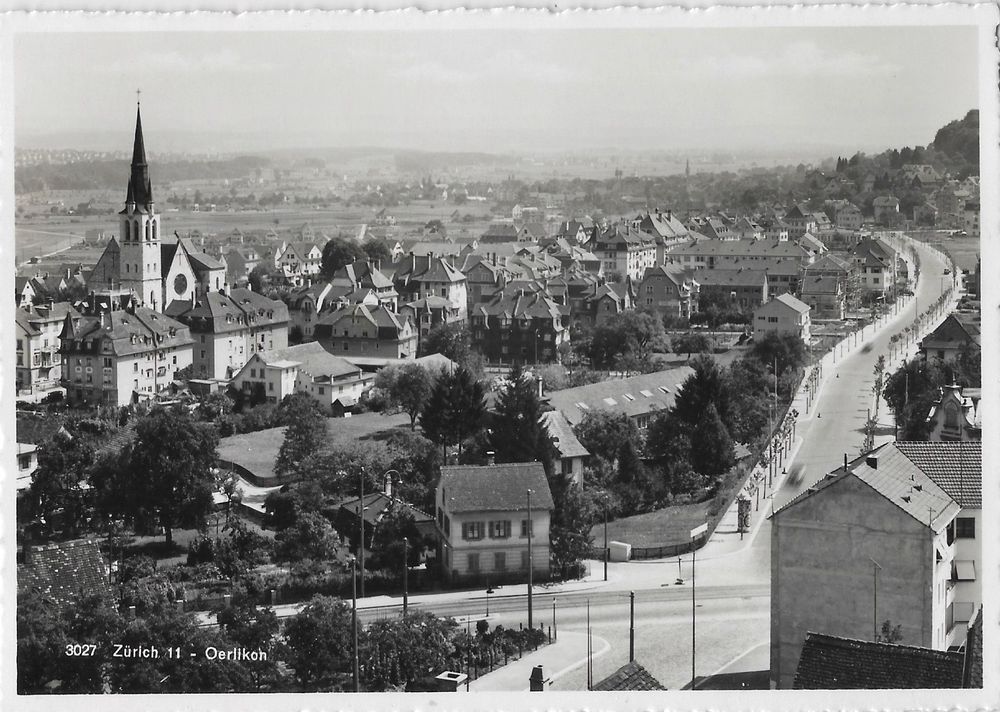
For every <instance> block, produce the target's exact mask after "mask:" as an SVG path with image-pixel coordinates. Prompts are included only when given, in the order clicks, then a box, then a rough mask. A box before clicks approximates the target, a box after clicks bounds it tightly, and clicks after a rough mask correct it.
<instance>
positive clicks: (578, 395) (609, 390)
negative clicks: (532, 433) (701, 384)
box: [546, 366, 694, 425]
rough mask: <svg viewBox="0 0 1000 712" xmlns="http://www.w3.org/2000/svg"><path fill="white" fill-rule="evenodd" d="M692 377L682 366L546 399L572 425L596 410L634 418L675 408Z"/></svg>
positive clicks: (590, 386)
mask: <svg viewBox="0 0 1000 712" xmlns="http://www.w3.org/2000/svg"><path fill="white" fill-rule="evenodd" d="M693 373H694V369H693V368H691V367H690V366H681V367H680V368H674V369H670V370H667V371H656V372H654V373H644V374H642V375H640V376H632V377H630V378H616V379H611V380H608V381H601V382H599V383H590V384H588V385H585V386H577V387H576V388H565V389H563V390H561V391H551V392H550V393H547V394H546V395H547V397H548V400H549V403H550V404H551V405H552V407H553V408H555V409H556V410H559V411H561V412H562V414H563V415H564V416H566V420H568V421H569V422H570V423H571V424H573V425H576V424H577V423H579V422H580V421H581V420H583V416H584V415H585V414H586V413H587V412H589V411H593V410H606V411H610V412H612V413H624V414H625V415H627V416H629V417H635V416H638V415H645V414H647V413H653V412H655V411H660V410H668V409H670V408H672V407H673V405H674V399H675V398H676V397H677V391H678V390H679V389H680V387H681V385H682V384H683V383H684V381H686V380H687V378H688V376H690V375H692V374H693ZM664 389H665V390H664ZM581 404H582V405H581Z"/></svg>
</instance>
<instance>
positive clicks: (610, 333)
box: [589, 311, 664, 368]
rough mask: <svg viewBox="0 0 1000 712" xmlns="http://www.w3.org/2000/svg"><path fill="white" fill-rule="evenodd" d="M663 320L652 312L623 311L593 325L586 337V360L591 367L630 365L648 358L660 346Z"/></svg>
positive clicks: (661, 346) (635, 364) (660, 347)
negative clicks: (587, 354) (587, 355)
mask: <svg viewBox="0 0 1000 712" xmlns="http://www.w3.org/2000/svg"><path fill="white" fill-rule="evenodd" d="M663 340H664V334H663V322H662V321H661V320H660V319H659V318H658V317H656V316H655V315H654V314H649V313H646V312H637V311H626V312H624V313H622V314H620V315H619V316H618V317H617V318H615V319H613V320H611V321H606V322H604V323H603V324H600V325H598V326H596V327H595V328H594V330H593V332H592V335H591V340H590V354H589V356H590V361H591V365H592V366H593V367H594V368H616V367H618V366H620V365H622V364H623V363H625V364H627V365H629V366H632V367H633V368H634V367H635V366H637V365H638V364H642V363H644V362H646V361H648V360H649V357H650V355H651V354H652V352H653V351H654V350H657V349H662V348H663Z"/></svg>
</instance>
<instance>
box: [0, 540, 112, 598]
mask: <svg viewBox="0 0 1000 712" xmlns="http://www.w3.org/2000/svg"><path fill="white" fill-rule="evenodd" d="M29 548H30V561H29V563H26V564H19V565H18V567H17V592H18V593H20V594H25V593H29V592H31V591H37V592H39V593H41V594H42V595H43V596H45V597H46V598H48V599H51V600H52V601H54V602H55V603H56V605H58V606H59V607H64V606H68V605H71V604H72V603H73V601H74V599H75V598H76V597H77V596H80V595H92V594H98V593H110V592H111V587H110V585H109V583H108V574H107V567H106V563H105V561H104V556H103V555H102V554H101V550H100V548H99V547H98V545H97V542H96V541H93V540H90V539H87V540H78V541H66V542H61V543H58V544H45V545H44V546H29Z"/></svg>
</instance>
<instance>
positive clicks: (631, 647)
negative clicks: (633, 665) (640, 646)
mask: <svg viewBox="0 0 1000 712" xmlns="http://www.w3.org/2000/svg"><path fill="white" fill-rule="evenodd" d="M633 660H635V591H629V592H628V661H629V662H632V661H633Z"/></svg>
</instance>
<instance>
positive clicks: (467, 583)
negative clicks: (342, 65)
mask: <svg viewBox="0 0 1000 712" xmlns="http://www.w3.org/2000/svg"><path fill="white" fill-rule="evenodd" d="M141 112H142V107H139V108H137V110H136V116H135V131H134V134H132V135H130V136H123V137H122V141H121V144H122V145H121V148H120V149H119V150H117V151H114V152H107V151H104V152H97V151H69V150H66V151H48V150H42V149H31V150H22V151H19V152H18V154H17V160H16V173H15V182H16V190H17V196H16V226H15V230H16V246H15V248H16V253H17V265H16V277H15V294H14V299H15V303H16V317H15V333H16V336H15V338H16V342H17V355H16V393H17V396H16V408H17V469H16V473H17V474H16V484H15V486H16V491H17V549H18V558H17V586H18V599H17V689H18V692H19V693H22V694H52V693H159V692H164V693H168V692H319V691H324V692H325V691H336V692H359V691H364V692H378V691H423V692H427V691H438V692H456V693H458V692H462V691H470V692H488V691H522V690H524V691H527V690H532V691H566V690H596V691H614V690H618V691H622V690H666V689H694V690H715V689H732V690H740V689H837V688H841V689H842V688H860V689H880V688H911V689H923V688H952V689H955V688H969V687H973V688H974V687H982V674H983V667H982V665H983V662H982V661H983V659H982V640H983V634H982V616H983V611H982V604H983V591H982V584H981V577H982V573H983V571H984V570H985V567H986V565H987V564H986V562H985V561H984V559H983V548H982V516H981V509H982V459H981V441H982V405H981V387H982V372H981V336H980V328H981V307H980V286H981V262H980V250H979V244H980V237H981V235H980V230H981V226H980V181H979V141H980V137H979V113H978V111H975V110H973V111H970V112H968V114H966V115H965V116H961V117H956V119H955V120H954V121H952V122H950V123H948V124H947V125H945V126H943V127H941V129H940V130H939V131H937V133H936V135H934V136H928V137H927V140H928V142H927V144H926V145H924V146H916V147H909V146H907V147H886V150H884V151H883V152H881V153H877V154H866V153H861V152H857V153H854V154H853V155H847V156H831V157H830V158H829V159H826V160H823V161H811V162H804V163H796V162H794V161H793V162H790V163H787V164H784V163H779V162H776V161H771V162H764V161H762V162H761V164H760V165H746V162H745V161H743V160H742V159H734V158H733V157H732V156H727V155H725V154H724V153H721V152H720V153H719V154H717V155H715V156H697V157H695V160H691V159H690V158H689V157H685V156H682V155H680V154H677V153H672V154H664V153H660V154H656V155H655V156H646V157H643V156H642V155H641V154H630V155H629V156H628V157H627V159H626V158H623V157H616V156H614V155H611V154H608V153H602V155H601V156H600V158H597V157H591V158H589V159H588V158H587V157H586V156H584V155H582V154H581V155H580V156H579V157H577V158H573V159H569V158H564V159H561V160H560V161H551V160H549V161H547V162H546V161H542V162H537V161H535V162H533V161H532V160H529V159H526V158H523V157H513V156H508V157H499V158H498V157H497V156H490V155H487V154H446V153H442V154H422V153H418V152H391V151H369V152H366V151H365V150H363V149H358V150H356V151H346V150H345V151H339V152H333V153H332V154H331V155H330V156H327V157H320V156H300V157H291V156H290V155H285V156H284V157H280V158H276V157H261V156H245V155H237V154H232V155H226V156H219V155H216V156H194V155H191V154H187V155H181V154H171V155H169V156H167V155H164V156H162V160H153V159H152V158H151V157H152V156H153V155H156V154H155V153H153V152H150V153H147V146H148V147H149V148H150V149H154V147H155V145H156V142H157V137H156V136H155V135H153V134H152V133H149V132H144V131H143V128H142V113H141ZM147 142H148V143H147ZM129 143H131V150H129ZM148 156H149V157H148ZM737 163H742V165H741V166H736V165H735V164H737ZM664 165H668V166H670V168H669V169H668V170H657V166H660V167H662V166H664Z"/></svg>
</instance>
